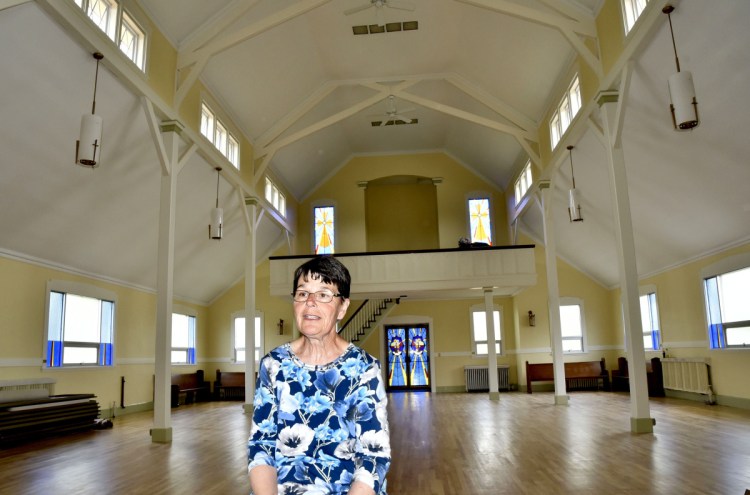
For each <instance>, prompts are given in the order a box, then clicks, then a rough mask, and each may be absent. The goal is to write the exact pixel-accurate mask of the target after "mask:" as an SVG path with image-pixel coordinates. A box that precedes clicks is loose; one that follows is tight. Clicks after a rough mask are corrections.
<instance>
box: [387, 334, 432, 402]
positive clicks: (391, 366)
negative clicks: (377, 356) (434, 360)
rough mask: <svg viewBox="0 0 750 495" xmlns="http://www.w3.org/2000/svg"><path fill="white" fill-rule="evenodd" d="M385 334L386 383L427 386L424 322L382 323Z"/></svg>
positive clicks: (426, 342) (427, 366) (428, 379)
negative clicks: (386, 352) (401, 325)
mask: <svg viewBox="0 0 750 495" xmlns="http://www.w3.org/2000/svg"><path fill="white" fill-rule="evenodd" d="M386 331H387V336H388V387H389V388H427V387H429V386H430V355H429V340H428V330H427V327H425V326H414V327H400V326H399V327H395V326H394V327H386Z"/></svg>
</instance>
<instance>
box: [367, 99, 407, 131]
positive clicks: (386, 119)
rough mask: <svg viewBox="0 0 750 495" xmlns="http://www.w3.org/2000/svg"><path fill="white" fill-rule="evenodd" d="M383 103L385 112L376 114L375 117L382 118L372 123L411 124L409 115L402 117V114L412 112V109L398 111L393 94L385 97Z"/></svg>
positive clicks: (378, 124) (381, 124)
mask: <svg viewBox="0 0 750 495" xmlns="http://www.w3.org/2000/svg"><path fill="white" fill-rule="evenodd" d="M385 104H386V110H385V114H383V115H376V117H379V118H382V119H383V120H381V121H379V123H377V122H373V125H376V123H377V126H378V127H380V126H384V125H394V124H399V123H404V124H411V123H412V122H413V120H412V119H410V118H409V117H404V114H405V113H409V112H413V111H414V109H413V108H407V109H405V110H402V111H400V112H399V111H398V109H397V108H396V97H395V96H394V95H389V96H388V98H387V99H386V102H385Z"/></svg>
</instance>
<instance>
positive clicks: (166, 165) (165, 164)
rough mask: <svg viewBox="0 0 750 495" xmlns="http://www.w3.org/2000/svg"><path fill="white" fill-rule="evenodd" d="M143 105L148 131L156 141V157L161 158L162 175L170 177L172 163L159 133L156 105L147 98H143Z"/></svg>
mask: <svg viewBox="0 0 750 495" xmlns="http://www.w3.org/2000/svg"><path fill="white" fill-rule="evenodd" d="M141 103H142V104H143V111H144V112H145V113H146V122H147V123H148V130H149V132H150V133H151V139H152V140H153V141H154V145H156V156H157V157H158V158H159V164H160V165H161V171H162V174H163V175H169V174H170V173H171V170H170V165H171V161H170V160H169V157H167V149H166V148H165V147H164V141H163V140H162V138H161V134H160V133H159V132H160V131H159V121H158V120H157V118H156V112H154V105H153V103H151V100H149V99H148V98H147V97H145V96H142V97H141Z"/></svg>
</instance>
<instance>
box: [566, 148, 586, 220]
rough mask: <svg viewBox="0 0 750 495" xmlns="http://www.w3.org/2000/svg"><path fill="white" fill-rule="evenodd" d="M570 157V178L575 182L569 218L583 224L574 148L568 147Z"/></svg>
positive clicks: (569, 199) (569, 206) (570, 198)
mask: <svg viewBox="0 0 750 495" xmlns="http://www.w3.org/2000/svg"><path fill="white" fill-rule="evenodd" d="M568 154H569V156H570V178H571V179H572V180H573V188H572V189H571V190H570V191H569V193H568V216H569V217H570V221H571V222H583V217H582V216H581V199H580V196H579V195H578V189H576V176H575V174H574V173H573V146H568Z"/></svg>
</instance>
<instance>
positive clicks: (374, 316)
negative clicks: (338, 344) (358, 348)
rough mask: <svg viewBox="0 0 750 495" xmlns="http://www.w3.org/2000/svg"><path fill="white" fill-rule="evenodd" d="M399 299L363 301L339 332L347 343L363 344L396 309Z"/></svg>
mask: <svg viewBox="0 0 750 495" xmlns="http://www.w3.org/2000/svg"><path fill="white" fill-rule="evenodd" d="M399 301H400V300H399V299H398V298H396V299H365V300H364V301H363V302H362V304H361V305H360V306H359V308H357V311H355V312H354V314H353V315H352V316H351V317H350V318H349V319H348V320H347V321H346V323H344V326H343V327H341V329H340V330H339V335H341V336H342V337H343V338H344V339H345V340H346V341H348V342H353V343H356V342H359V343H361V342H364V341H365V340H367V338H368V337H369V336H370V334H371V333H372V332H373V330H375V329H376V328H377V327H378V326H379V325H380V323H381V322H382V321H383V319H385V317H386V316H388V314H389V313H390V312H391V311H392V310H393V308H395V307H396V305H397V304H398V303H399Z"/></svg>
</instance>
